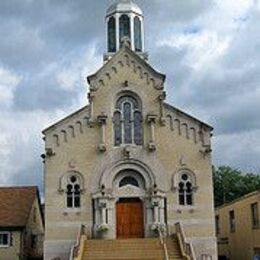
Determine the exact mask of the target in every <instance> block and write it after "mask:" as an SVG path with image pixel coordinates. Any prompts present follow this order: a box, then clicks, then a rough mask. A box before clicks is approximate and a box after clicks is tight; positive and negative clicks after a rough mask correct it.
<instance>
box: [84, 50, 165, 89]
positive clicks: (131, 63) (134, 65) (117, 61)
mask: <svg viewBox="0 0 260 260" xmlns="http://www.w3.org/2000/svg"><path fill="white" fill-rule="evenodd" d="M124 66H128V67H129V68H130V69H132V70H133V72H134V73H137V74H138V75H139V76H140V78H144V79H146V80H147V84H148V85H150V84H151V85H152V86H153V87H154V88H155V89H158V90H162V89H163V88H164V82H165V78H166V76H165V75H164V74H161V73H159V72H157V71H156V70H155V69H154V68H153V67H152V66H151V65H150V64H149V63H147V62H146V61H145V60H144V59H142V58H141V57H140V56H139V55H138V54H137V53H135V52H134V51H132V50H131V49H130V48H129V47H128V46H127V45H124V46H123V47H122V48H121V49H120V50H119V51H118V52H117V53H116V54H115V55H114V56H112V58H111V59H110V60H109V61H108V62H107V63H105V64H104V65H103V66H102V67H101V68H100V69H99V70H98V71H97V72H96V73H95V74H93V75H90V76H88V77H87V80H88V83H89V85H90V90H91V91H96V90H98V88H99V87H102V86H103V85H104V84H105V82H106V80H110V79H111V78H112V77H113V75H115V74H117V72H118V70H119V69H120V68H121V67H124Z"/></svg>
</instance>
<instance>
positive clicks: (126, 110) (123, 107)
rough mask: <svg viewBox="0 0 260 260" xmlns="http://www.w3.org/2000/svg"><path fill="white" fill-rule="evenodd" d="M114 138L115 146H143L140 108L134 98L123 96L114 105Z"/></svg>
mask: <svg viewBox="0 0 260 260" xmlns="http://www.w3.org/2000/svg"><path fill="white" fill-rule="evenodd" d="M114 138H115V146H119V145H120V144H136V145H142V144H143V127H142V113H141V107H140V104H139V103H138V101H137V100H136V99H135V98H134V97H131V96H123V97H121V98H119V100H118V101H117V103H116V111H115V113H114Z"/></svg>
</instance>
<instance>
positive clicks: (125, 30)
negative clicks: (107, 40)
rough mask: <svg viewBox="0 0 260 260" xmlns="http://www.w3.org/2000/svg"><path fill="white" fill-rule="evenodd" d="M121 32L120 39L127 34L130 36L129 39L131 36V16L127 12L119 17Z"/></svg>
mask: <svg viewBox="0 0 260 260" xmlns="http://www.w3.org/2000/svg"><path fill="white" fill-rule="evenodd" d="M119 33H120V41H121V40H122V38H123V37H125V36H127V37H129V39H130V38H131V31H130V18H129V16H128V15H126V14H123V15H122V16H121V17H120V19H119ZM121 44H122V43H121Z"/></svg>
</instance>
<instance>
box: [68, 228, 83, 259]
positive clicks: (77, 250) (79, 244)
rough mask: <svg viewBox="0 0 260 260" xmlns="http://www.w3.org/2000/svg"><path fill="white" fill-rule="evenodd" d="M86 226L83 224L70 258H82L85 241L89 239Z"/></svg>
mask: <svg viewBox="0 0 260 260" xmlns="http://www.w3.org/2000/svg"><path fill="white" fill-rule="evenodd" d="M85 229H86V228H85V226H84V225H81V226H80V229H79V233H78V237H77V241H76V243H75V245H74V246H73V247H72V248H71V251H70V260H81V259H82V256H83V251H84V243H85V241H86V240H87V236H86V231H85Z"/></svg>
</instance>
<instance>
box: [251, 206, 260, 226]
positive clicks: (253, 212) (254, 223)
mask: <svg viewBox="0 0 260 260" xmlns="http://www.w3.org/2000/svg"><path fill="white" fill-rule="evenodd" d="M251 216H252V227H253V228H258V227H259V216H258V203H257V202H256V203H253V204H251Z"/></svg>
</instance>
